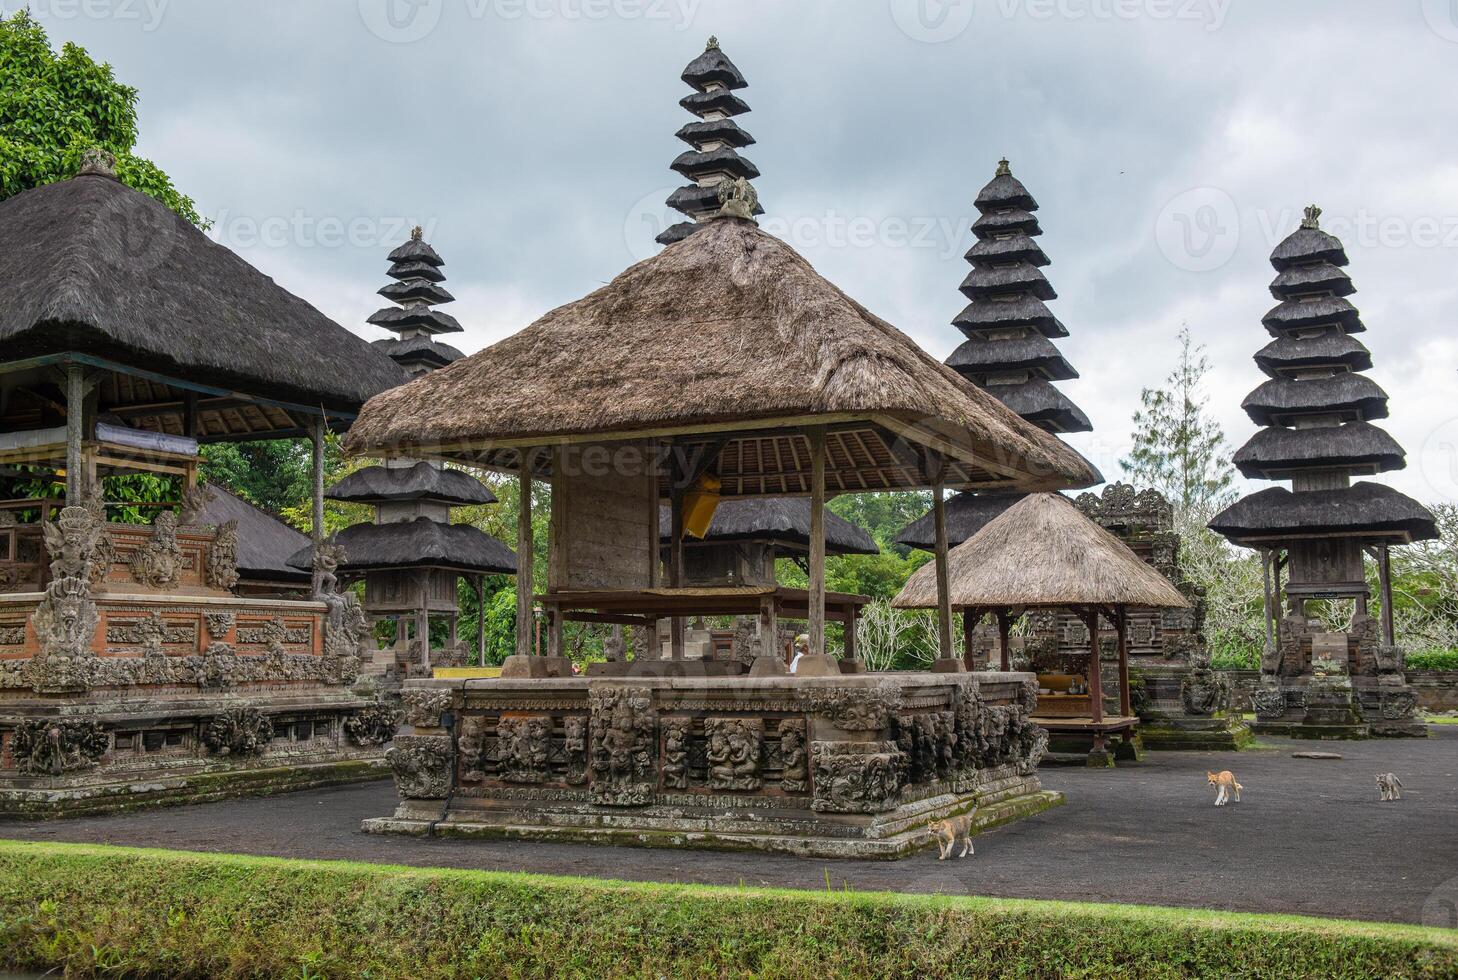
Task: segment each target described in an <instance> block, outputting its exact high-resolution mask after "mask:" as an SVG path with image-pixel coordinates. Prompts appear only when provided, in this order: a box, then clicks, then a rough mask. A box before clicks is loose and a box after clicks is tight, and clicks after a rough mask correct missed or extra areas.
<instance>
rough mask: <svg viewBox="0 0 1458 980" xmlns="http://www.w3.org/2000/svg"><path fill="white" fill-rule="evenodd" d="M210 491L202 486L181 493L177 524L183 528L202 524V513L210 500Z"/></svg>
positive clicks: (189, 488)
mask: <svg viewBox="0 0 1458 980" xmlns="http://www.w3.org/2000/svg"><path fill="white" fill-rule="evenodd" d="M212 496H213V495H212V491H210V490H209V489H208V488H207V487H205V486H203V485H202V484H198V485H197V486H192V487H188V488H187V489H186V490H184V491H182V504H181V506H179V507H178V508H177V510H178V515H177V519H178V523H179V524H181V525H183V526H184V527H195V526H197V525H198V524H200V523H201V522H202V514H203V511H205V510H207V507H208V503H209V502H210V501H211V499H212Z"/></svg>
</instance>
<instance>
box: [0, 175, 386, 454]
mask: <svg viewBox="0 0 1458 980" xmlns="http://www.w3.org/2000/svg"><path fill="white" fill-rule="evenodd" d="M0 282H3V283H4V284H5V289H4V294H3V296H0V344H3V350H4V354H3V355H0V357H3V359H4V360H7V361H9V360H19V359H22V358H31V357H39V356H44V355H50V354H63V353H67V352H73V351H80V352H84V353H85V354H88V355H92V356H96V357H103V358H107V359H110V360H112V361H116V362H118V363H121V364H125V365H128V366H130V367H134V368H139V369H144V370H148V371H153V372H156V373H158V374H162V375H167V376H170V377H175V378H178V379H185V380H186V381H188V382H192V383H197V384H206V385H209V386H216V387H219V388H222V389H226V390H227V391H231V392H237V393H239V394H242V395H248V396H253V397H259V398H270V399H275V400H279V401H285V402H292V403H295V404H298V405H301V406H319V405H320V404H321V403H322V405H323V406H324V407H326V408H329V409H333V410H338V411H341V412H345V413H349V412H353V411H354V410H355V409H357V408H358V407H359V405H360V404H361V403H363V402H364V401H365V400H366V399H367V398H369V397H370V396H371V395H375V394H377V393H379V392H381V391H384V390H385V389H387V388H393V387H394V386H396V385H398V384H400V383H401V382H402V381H404V380H405V374H404V372H402V371H401V370H400V368H399V367H398V366H396V365H395V364H394V363H393V362H392V361H391V360H390V359H389V358H387V357H385V356H384V355H382V354H380V353H379V352H378V351H376V350H374V349H373V348H371V347H370V345H369V344H368V343H366V342H365V341H364V340H362V339H360V338H359V337H356V336H355V335H354V334H352V333H350V332H349V331H348V330H346V329H344V328H343V327H341V326H339V325H338V324H337V323H335V322H334V321H332V320H330V319H329V318H328V317H326V316H325V315H324V314H322V313H320V312H319V311H318V310H316V309H314V307H312V306H310V305H309V304H308V303H306V302H304V301H303V300H302V299H300V298H299V297H297V296H295V295H293V294H292V293H290V292H288V291H287V290H285V289H283V288H282V287H281V286H279V285H278V284H277V283H275V282H274V281H273V280H272V279H270V278H269V277H267V276H265V275H264V274H263V273H261V272H259V271H258V270H257V269H255V268H253V266H251V265H249V264H248V263H247V262H245V261H244V260H243V259H242V258H240V257H239V256H237V255H235V254H234V253H233V252H231V251H230V250H228V249H227V248H225V247H224V246H222V245H219V244H217V243H215V242H213V241H211V240H210V239H209V238H208V237H207V236H206V235H204V234H203V233H202V232H201V231H199V230H198V229H197V228H195V227H194V226H193V225H191V224H189V223H188V222H187V221H185V220H183V219H182V218H180V217H178V216H177V215H176V214H174V213H172V212H171V211H170V210H168V209H167V208H166V207H165V206H163V205H162V204H160V203H158V202H157V201H155V200H153V199H152V198H150V197H148V196H147V195H145V194H142V193H140V192H139V191H135V190H132V189H131V188H130V187H127V186H125V185H124V184H122V183H120V182H119V181H117V180H116V179H115V178H113V177H109V176H105V175H103V174H97V173H88V174H83V175H81V176H78V177H75V178H73V179H71V180H63V181H60V182H58V183H54V184H47V185H46V186H44V187H38V188H35V189H33V190H29V191H25V192H23V193H21V194H17V195H15V196H14V197H12V198H9V199H8V200H6V201H4V202H0ZM279 424H280V425H281V426H282V425H283V423H282V421H280V422H279ZM289 427H290V428H292V426H289ZM261 434H266V433H262V432H260V435H261Z"/></svg>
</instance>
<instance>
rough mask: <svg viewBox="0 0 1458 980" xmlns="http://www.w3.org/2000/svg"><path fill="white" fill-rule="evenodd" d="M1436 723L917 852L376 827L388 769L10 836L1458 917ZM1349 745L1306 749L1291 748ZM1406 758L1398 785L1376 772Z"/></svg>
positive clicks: (1131, 792)
mask: <svg viewBox="0 0 1458 980" xmlns="http://www.w3.org/2000/svg"><path fill="white" fill-rule="evenodd" d="M1432 730H1433V736H1432V737H1431V738H1428V739H1426V740H1421V741H1417V740H1400V741H1390V740H1379V741H1370V742H1356V743H1313V742H1311V741H1308V740H1302V741H1296V740H1287V739H1278V738H1268V739H1265V740H1263V741H1262V742H1261V743H1260V746H1258V747H1257V748H1256V749H1254V750H1251V751H1246V752H1241V753H1216V752H1160V753H1147V754H1146V756H1145V758H1144V761H1142V762H1140V763H1138V764H1130V765H1126V766H1121V767H1120V768H1118V769H1116V770H1103V771H1099V770H1090V769H1085V768H1071V767H1070V768H1062V767H1045V768H1044V769H1043V770H1042V772H1041V777H1042V779H1043V784H1044V786H1045V787H1046V788H1048V789H1052V790H1057V791H1059V792H1061V793H1063V794H1065V796H1066V797H1067V804H1066V805H1065V806H1062V807H1059V808H1056V809H1053V810H1049V811H1046V812H1044V813H1041V814H1038V815H1036V816H1033V817H1030V818H1027V819H1024V820H1021V821H1018V822H1016V823H1013V824H1010V825H1008V826H1005V827H1002V828H998V829H994V830H992V831H989V832H987V833H984V834H982V835H980V836H978V837H977V838H976V839H975V843H976V853H975V855H974V856H972V857H969V858H967V859H966V860H964V861H946V862H938V861H937V860H936V850H935V848H930V849H928V850H925V851H922V852H921V853H919V854H917V855H915V856H913V857H910V858H908V859H905V860H902V861H858V860H841V861H833V860H832V861H827V860H815V859H802V858H794V857H787V856H780V855H769V854H758V855H755V856H754V857H753V859H752V860H749V859H746V856H745V855H742V854H734V853H723V852H713V851H677V850H661V849H654V848H641V849H628V848H622V847H606V846H597V845H581V844H560V843H527V842H498V841H480V840H472V841H455V840H448V839H437V840H424V839H418V838H413V837H395V836H379V835H371V834H365V833H362V832H361V831H360V829H359V827H360V821H361V820H363V819H366V818H369V817H376V816H379V815H381V814H384V813H388V812H390V811H391V810H392V809H393V808H394V807H395V805H396V802H397V797H396V794H395V789H394V786H393V784H392V782H391V781H389V780H380V781H378V782H371V783H364V784H358V785H354V786H348V787H341V788H333V789H325V790H317V791H306V792H298V793H290V794H284V795H278V796H272V797H266V798H257V799H247V800H237V801H231V802H223V803H207V804H197V805H191V806H182V807H174V808H168V809H161V810H152V811H146V812H139V813H133V814H123V815H117V816H109V817H83V818H76V819H67V820H56V821H49V822H44V823H17V822H5V823H0V837H5V838H13V839H24V840H37V841H69V842H78V843H102V844H115V845H126V846H136V847H165V848H171V849H177V850H191V851H212V852H227V853H235V854H253V855H270V856H278V857H293V858H317V859H339V860H349V861H358V862H368V863H380V864H402V865H415V866H420V867H447V868H475V869H493V870H510V871H524V872H532V873H538V874H553V875H580V876H586V877H598V878H613V879H627V880H642V881H660V882H682V883H698V884H718V885H736V884H744V885H751V886H756V885H763V886H774V887H784V888H802V889H810V890H824V889H825V888H826V887H827V884H828V885H829V886H830V887H831V888H834V889H849V890H852V891H901V892H929V893H941V894H948V895H984V896H997V897H1010V898H1043V899H1068V900H1079V901H1093V902H1121V903H1135V904H1154V905H1166V906H1181V907H1191V908H1213V909H1222V910H1230V911H1246V912H1269V913H1288V914H1292V913H1294V914H1305V915H1316V916H1326V917H1333V918H1348V919H1361V920H1369V921H1386V922H1403V923H1414V924H1425V925H1434V926H1448V927H1452V926H1455V925H1458V922H1455V921H1454V916H1455V912H1454V909H1455V908H1458V878H1455V877H1454V876H1453V869H1454V868H1458V836H1455V835H1454V833H1453V826H1454V823H1453V821H1454V814H1455V813H1458V779H1455V775H1458V725H1434V726H1433V728H1432ZM1324 751H1329V752H1334V753H1338V754H1340V755H1341V756H1342V758H1341V759H1298V758H1293V757H1292V753H1293V752H1324ZM1226 768H1230V769H1232V770H1234V772H1235V774H1236V777H1237V778H1238V779H1239V781H1240V782H1241V784H1242V785H1243V786H1244V787H1245V789H1244V793H1243V800H1242V802H1241V803H1239V804H1232V805H1230V806H1226V807H1222V808H1218V809H1217V808H1216V807H1214V806H1213V805H1212V804H1213V801H1214V790H1213V789H1210V788H1209V787H1208V786H1207V785H1206V780H1205V773H1206V771H1207V770H1210V769H1214V770H1220V769H1226ZM1388 771H1395V772H1396V773H1397V774H1398V775H1399V777H1400V778H1401V779H1402V782H1403V786H1404V789H1403V799H1402V800H1401V801H1400V802H1394V803H1381V802H1379V800H1378V793H1377V788H1376V785H1375V782H1374V776H1375V774H1377V773H1379V772H1388Z"/></svg>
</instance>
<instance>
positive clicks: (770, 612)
mask: <svg viewBox="0 0 1458 980" xmlns="http://www.w3.org/2000/svg"><path fill="white" fill-rule="evenodd" d="M759 655H760V656H761V657H776V658H779V659H784V658H783V654H782V653H781V651H780V621H779V611H778V610H777V609H776V608H775V597H774V596H772V595H767V596H764V597H763V598H761V599H760V600H759Z"/></svg>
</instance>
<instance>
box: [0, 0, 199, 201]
mask: <svg viewBox="0 0 1458 980" xmlns="http://www.w3.org/2000/svg"><path fill="white" fill-rule="evenodd" d="M136 143H137V90H136V89H135V88H132V87H131V86H130V85H125V84H123V83H121V82H119V81H117V79H116V76H115V75H114V74H113V73H112V68H111V66H110V65H108V64H104V63H103V64H97V63H96V62H95V61H93V60H92V59H91V56H90V55H89V54H87V53H86V49H85V48H82V47H78V46H77V45H75V44H70V43H67V44H65V45H63V46H62V48H61V51H60V53H59V54H57V53H56V52H55V51H54V50H53V49H52V48H51V42H50V38H49V37H47V36H46V32H45V29H44V28H43V27H41V25H40V24H39V23H38V22H37V21H36V20H35V18H33V17H32V16H31V15H30V13H29V12H28V11H26V10H21V11H18V12H17V13H15V14H12V15H11V16H10V17H9V18H7V19H3V20H0V200H4V199H5V198H8V197H12V196H13V195H15V194H19V193H20V192H21V191H25V190H29V189H31V188H32V187H39V186H41V185H42V184H49V183H53V182H54V181H57V180H64V179H66V178H67V177H71V176H74V175H75V173H76V170H77V168H78V167H79V166H80V163H81V155H82V153H84V152H85V151H86V150H89V149H92V148H93V147H100V148H102V149H104V150H107V151H109V152H110V153H111V154H112V155H113V156H115V157H116V161H117V177H118V179H120V180H121V181H122V183H124V184H126V185H127V186H128V187H133V188H135V189H137V190H139V191H141V192H142V193H144V194H148V195H150V196H151V197H154V198H156V199H157V200H159V201H161V202H162V203H163V204H165V205H167V207H169V208H171V209H172V210H173V211H175V212H177V213H178V214H179V215H181V216H182V217H183V218H186V219H187V220H188V221H191V222H192V223H193V224H195V225H198V226H200V227H204V228H205V227H207V222H205V221H204V220H203V219H202V218H201V216H199V214H198V212H197V206H196V205H195V204H194V203H193V201H192V199H191V198H189V197H187V196H185V195H183V194H181V193H179V192H178V190H177V188H175V187H173V186H172V180H171V178H169V177H168V176H167V174H165V173H163V172H162V170H161V168H159V167H158V166H157V165H156V164H155V163H153V162H152V161H150V160H147V159H144V158H143V157H139V156H137V155H135V154H134V153H133V152H132V149H133V147H135V146H136Z"/></svg>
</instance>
